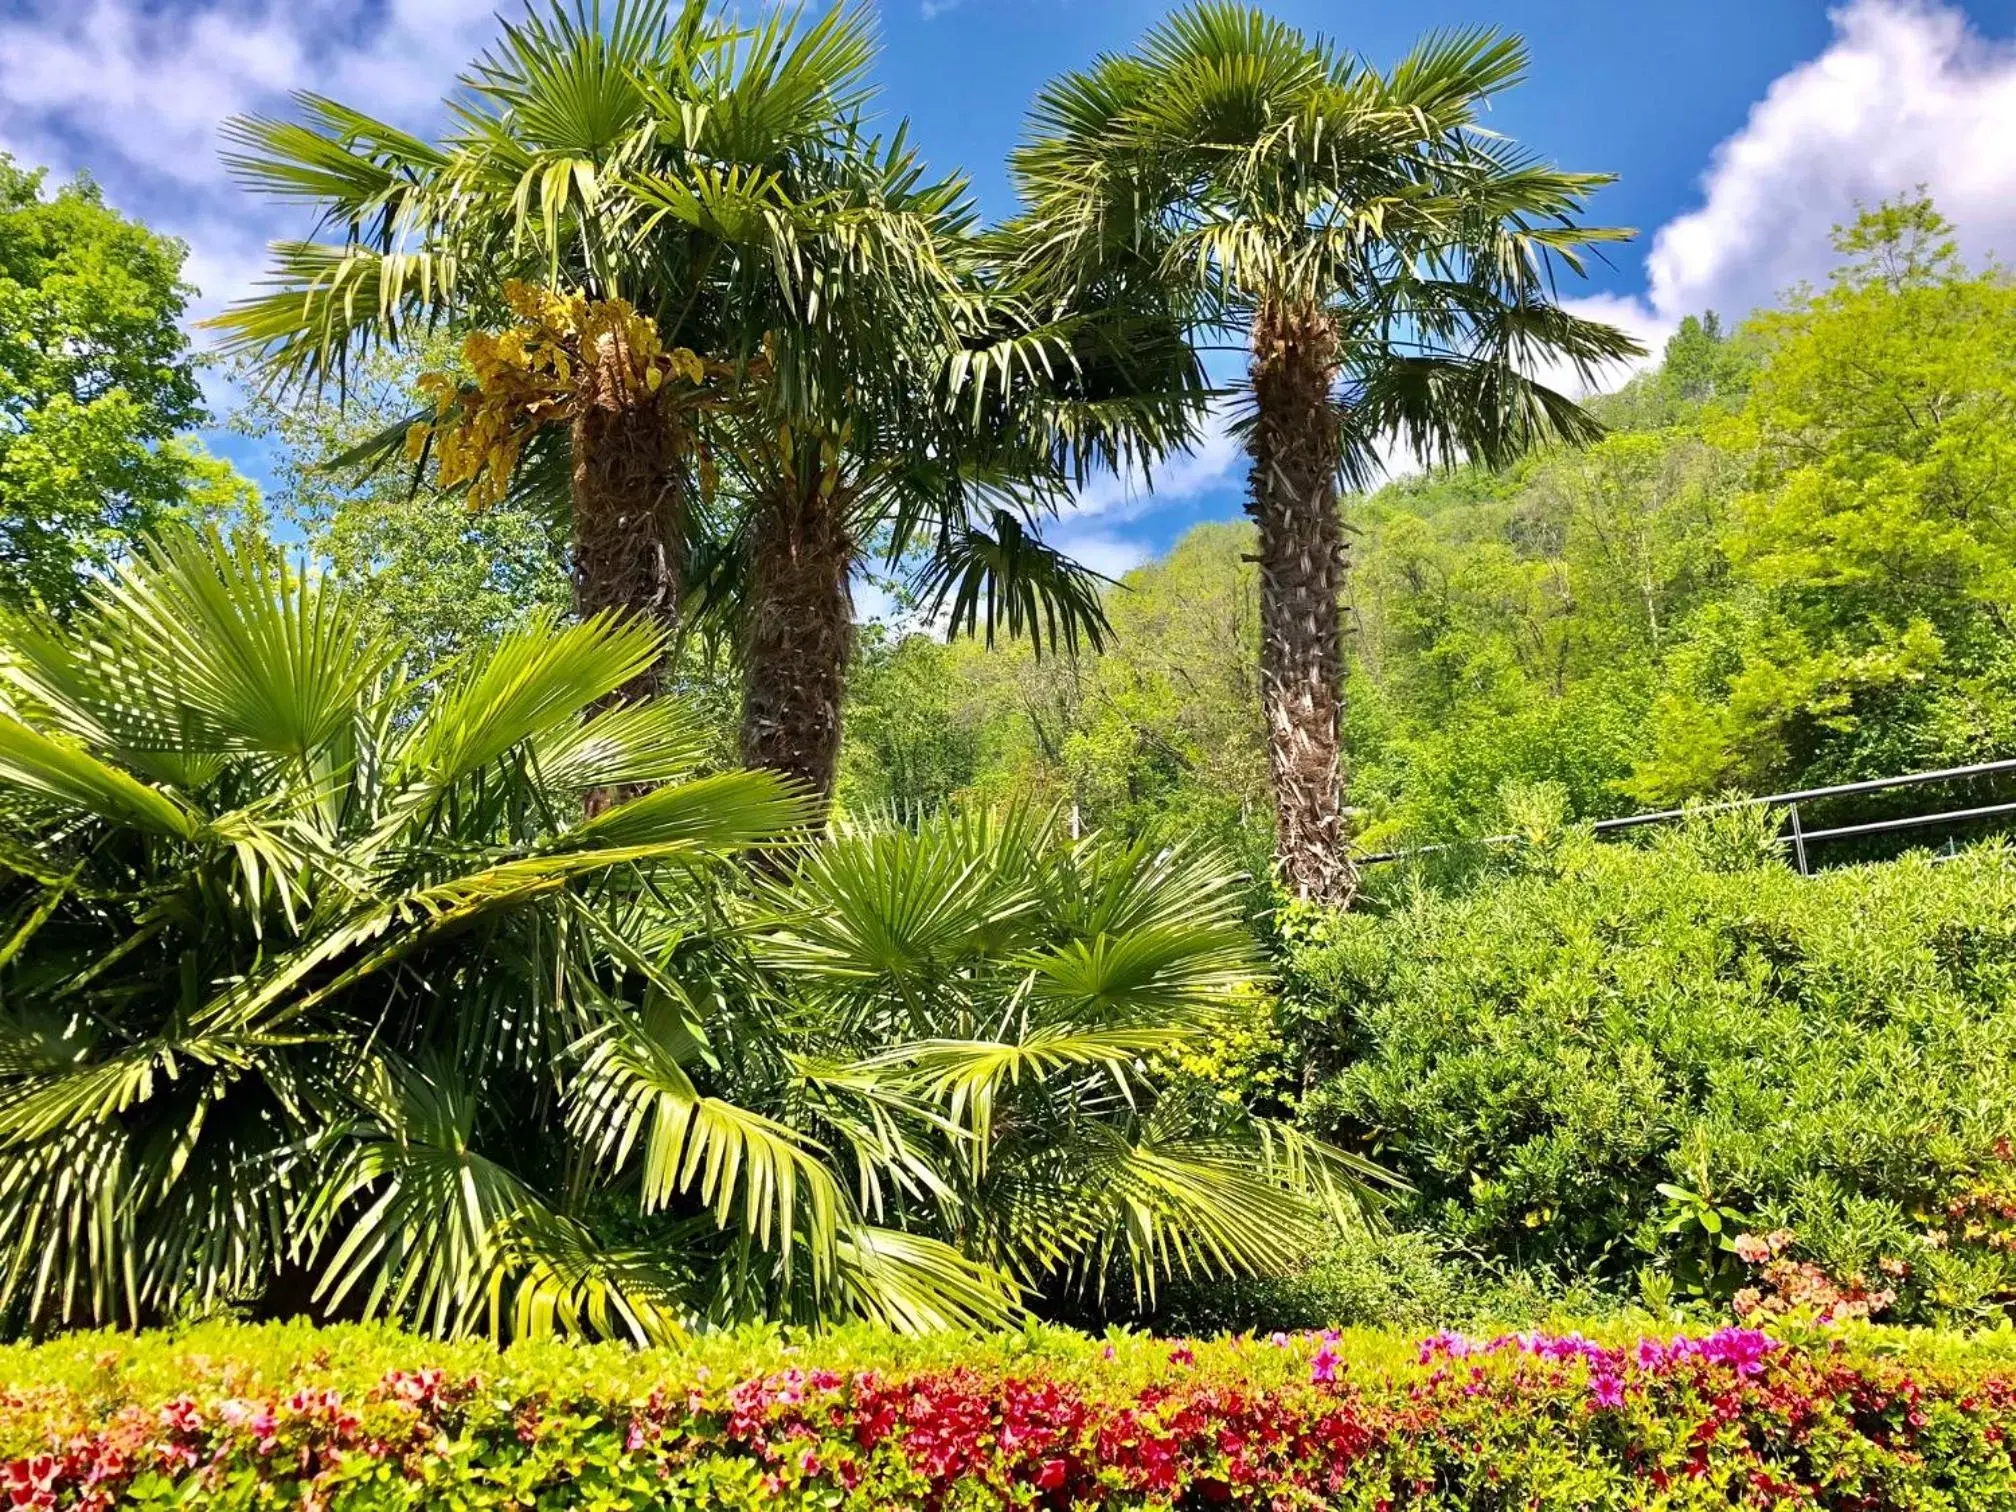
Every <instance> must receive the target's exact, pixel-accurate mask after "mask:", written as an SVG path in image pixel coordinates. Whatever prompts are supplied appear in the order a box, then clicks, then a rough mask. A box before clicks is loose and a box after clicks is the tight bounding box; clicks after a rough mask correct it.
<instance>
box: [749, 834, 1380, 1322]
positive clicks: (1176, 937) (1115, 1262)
mask: <svg viewBox="0 0 2016 1512" xmlns="http://www.w3.org/2000/svg"><path fill="white" fill-rule="evenodd" d="M1240 884H1241V878H1240V877H1239V875H1238V873H1237V872H1236V870H1235V869H1233V868H1232V867H1230V866H1228V865H1227V863H1226V861H1225V859H1224V857H1223V856H1222V855H1220V854H1218V853H1217V852H1216V851H1214V850H1212V849H1210V848H1208V847H1203V846H1175V847H1169V848H1158V846H1157V845H1156V844H1155V843H1154V842H1151V841H1139V842H1135V843H1133V844H1131V845H1130V844H1122V843H1118V842H1115V841H1111V840H1108V839H1105V838H1103V837H1098V836H1094V837H1091V838H1087V839H1081V840H1076V841H1073V840H1069V839H1066V838H1065V837H1063V836H1062V835H1061V834H1060V833H1059V832H1058V829H1057V826H1056V825H1055V824H1054V823H1053V822H1051V821H1049V820H1046V819H1042V818H1040V817H1038V816H1036V815H1034V814H1032V813H1030V812H1028V811H1026V810H1024V811H1011V812H1010V813H1008V814H1007V815H1006V816H1004V817H998V818H993V819H988V818H984V817H983V818H961V817H957V816H947V817H942V818H939V819H936V820H934V821H932V822H930V823H928V824H926V825H924V826H923V827H922V828H920V829H917V830H914V831H913V830H905V829H901V828H895V827H889V828H880V829H867V830H862V831H858V832H854V833H849V834H843V835H841V836H838V837H835V838H834V839H832V840H830V841H829V842H828V843H826V844H825V845H823V846H821V847H819V848H818V849H817V850H815V851H814V852H812V853H811V854H810V855H808V856H807V857H806V858H805V859H804V861H803V862H802V864H801V865H799V866H798V867H797V868H796V869H795V871H794V873H793V874H792V876H791V877H790V878H789V880H788V881H784V882H781V883H777V884H774V885H772V886H770V887H769V888H768V889H767V890H766V893H765V896H764V898H763V902H762V915H763V916H762V920H761V923H760V925H759V927H758V929H757V930H756V932H755V935H754V938H753V943H752V947H751V949H752V955H753V957H754V959H755V961H756V962H757V964H758V966H759V968H760V969H761V970H764V971H766V972H768V973H770V974H772V975H773V976H775V977H776V978H777V979H778V980H779V981H780V982H783V983H788V984H789V985H788V991H789V992H790V994H791V996H792V997H793V999H794V1000H795V1002H796V1003H797V1004H798V1005H799V1011H800V1013H801V1015H802V1018H801V1023H802V1025H803V1035H802V1038H801V1039H800V1044H801V1045H802V1046H803V1047H804V1053H805V1054H807V1055H809V1056H812V1057H815V1058H816V1059H817V1060H818V1061H820V1062H823V1063H825V1064H827V1065H829V1066H832V1067H834V1068H836V1069H835V1071H834V1072H833V1073H832V1074H833V1075H834V1077H835V1079H836V1084H837V1085H843V1086H852V1087H856V1088H859V1089H860V1090H862V1091H866V1090H868V1089H869V1088H870V1087H871V1086H872V1087H873V1088H875V1089H876V1091H875V1095H876V1096H877V1097H878V1098H880V1099H883V1100H882V1101H880V1102H879V1103H878V1106H877V1112H878V1123H877V1126H876V1128H875V1129H874V1130H873V1131H872V1137H870V1138H864V1134H868V1133H870V1132H871V1131H864V1130H853V1129H843V1130H839V1131H837V1132H839V1133H841V1134H843V1135H844V1137H845V1139H846V1141H847V1143H848V1145H849V1146H850V1147H851V1148H852V1149H853V1150H854V1152H855V1154H856V1163H857V1166H858V1168H859V1170H860V1172H861V1181H862V1186H863V1202H864V1206H867V1207H869V1208H871V1209H872V1210H874V1211H877V1212H881V1211H883V1210H887V1211H889V1212H891V1213H893V1214H897V1215H900V1217H901V1221H902V1224H903V1226H904V1227H905V1228H913V1229H917V1230H920V1231H922V1232H925V1233H929V1234H933V1235H936V1236H938V1237H941V1238H943V1239H944V1240H945V1241H947V1242H948V1243H950V1244H952V1245H954V1246H956V1247H957V1248H958V1249H959V1250H960V1251H961V1252H962V1253H964V1254H967V1255H969V1256H971V1257H973V1258H975V1259H977V1260H981V1261H984V1262H986V1263H988V1264H990V1265H993V1266H997V1267H999V1268H1001V1269H1003V1270H1005V1271H1006V1272H1008V1273H1009V1274H1011V1275H1013V1276H1015V1277H1016V1278H1017V1279H1018V1280H1020V1281H1021V1282H1023V1283H1024V1284H1025V1285H1027V1286H1029V1287H1032V1288H1038V1289H1042V1290H1044V1291H1047V1292H1049V1293H1050V1294H1051V1295H1053V1296H1058V1295H1060V1294H1062V1293H1066V1292H1080V1293H1089V1294H1090V1298H1091V1300H1092V1301H1093V1302H1094V1303H1095V1304H1097V1303H1098V1302H1099V1301H1100V1300H1101V1299H1102V1298H1103V1297H1104V1296H1105V1293H1106V1289H1107V1287H1108V1285H1109V1283H1114V1282H1118V1283H1119V1284H1120V1285H1121V1286H1122V1287H1123V1288H1126V1289H1131V1292H1132V1300H1133V1301H1134V1302H1136V1303H1137V1304H1138V1303H1139V1302H1141V1301H1143V1300H1145V1299H1148V1298H1151V1297H1152V1295H1153V1294H1154V1291H1155V1288H1156V1286H1157V1284H1158V1282H1159V1281H1160V1280H1162V1279H1164V1278H1167V1277H1169V1276H1171V1275H1180V1276H1186V1277H1187V1276H1207V1275H1209V1276H1222V1275H1225V1274H1227V1273H1239V1274H1262V1273H1273V1272H1277V1271H1280V1270H1282V1269H1284V1268H1286V1267H1289V1266H1292V1265H1293V1264H1295V1263H1296V1262H1297V1261H1299V1260H1300V1259H1301V1257H1302V1256H1303V1255H1304V1254H1306V1253H1307V1252H1308V1251H1309V1249H1310V1248H1311V1247H1312V1246H1313V1245H1314V1243H1315V1242H1316V1241H1317V1240H1318V1238H1319V1237H1320V1234H1321V1231H1322V1222H1323V1220H1324V1219H1325V1218H1326V1217H1329V1216H1335V1215H1337V1214H1338V1213H1339V1212H1340V1211H1342V1210H1343V1209H1345V1208H1347V1207H1349V1206H1351V1205H1353V1204H1355V1203H1356V1201H1357V1200H1358V1198H1359V1197H1360V1196H1361V1195H1362V1192H1363V1183H1364V1182H1365V1181H1367V1180H1375V1181H1376V1180H1380V1179H1383V1178H1382V1175H1381V1173H1380V1172H1379V1171H1378V1170H1377V1169H1376V1168H1375V1167H1372V1166H1370V1165H1368V1164H1366V1163H1365V1162H1362V1161H1359V1160H1356V1159H1353V1158H1351V1157H1349V1156H1346V1155H1344V1154H1342V1153H1340V1152H1337V1151H1335V1150H1331V1149H1328V1148H1326V1147H1324V1146H1322V1145H1320V1144H1317V1143H1316V1142H1314V1141H1312V1140H1309V1139H1307V1138H1305V1137H1304V1136H1302V1135H1301V1134H1299V1133H1297V1132H1296V1131H1295V1130H1294V1129H1293V1128H1291V1127H1288V1126H1286V1125H1279V1124H1275V1123H1272V1122H1269V1121H1268V1120H1265V1119H1261V1118H1256V1117H1254V1116H1253V1115H1252V1114H1251V1113H1249V1112H1248V1111H1247V1110H1246V1108H1245V1107H1243V1106H1242V1105H1241V1104H1240V1103H1239V1102H1238V1101H1237V1100H1234V1099H1228V1098H1227V1097H1225V1096H1224V1095H1222V1092H1221V1088H1220V1086H1219V1085H1218V1084H1217V1083H1216V1082H1214V1081H1212V1080H1210V1079H1209V1078H1208V1077H1206V1076H1203V1075H1195V1074H1191V1073H1190V1072H1189V1071H1188V1070H1186V1061H1188V1062H1191V1063H1193V1064H1194V1063H1195V1062H1197V1061H1199V1060H1201V1059H1202V1058H1203V1057H1205V1056H1206V1055H1207V1054H1208V1051H1209V1049H1210V1046H1211V1045H1212V1044H1213V1043H1214V1042H1215V1041H1217V1040H1219V1039H1221V1038H1222V1037H1223V1036H1225V1035H1226V1034H1227V1033H1228V1032H1229V1031H1231V1030H1233V1029H1234V1028H1235V1027H1237V1026H1238V1025H1239V1024H1240V1023H1241V1021H1242V1020H1250V1018H1251V1017H1252V1016H1253V1015H1254V1014H1256V1013H1257V1012H1259V1011H1260V1010H1261V1009H1262V1006H1263V1003H1262V999H1261V997H1260V994H1259V991H1258V988H1259V966H1258V962H1257V959H1256V956H1255V947H1254V943H1253V941H1252V938H1251V936H1250V934H1249V932H1248V930H1247V928H1246V925H1245V922H1244V918H1243V909H1242V903H1243V890H1242V888H1241V885H1240ZM822 1136H823V1131H822ZM823 1137H825V1138H826V1142H827V1143H828V1144H829V1145H833V1144H836V1143H838V1141H836V1140H834V1139H833V1138H832V1137H830V1136H823ZM934 1144H940V1145H943V1144H949V1145H950V1147H951V1150H952V1152H953V1155H954V1158H952V1159H949V1160H946V1159H938V1160H935V1161H934V1160H925V1159H922V1158H920V1152H921V1151H924V1150H927V1149H929V1148H930V1147H931V1146H932V1145H934Z"/></svg>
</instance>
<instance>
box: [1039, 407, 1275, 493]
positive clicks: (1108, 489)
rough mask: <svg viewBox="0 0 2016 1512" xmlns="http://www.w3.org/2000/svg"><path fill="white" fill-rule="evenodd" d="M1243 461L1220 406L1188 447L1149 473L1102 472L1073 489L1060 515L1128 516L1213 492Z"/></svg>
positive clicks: (1227, 413) (1228, 415)
mask: <svg viewBox="0 0 2016 1512" xmlns="http://www.w3.org/2000/svg"><path fill="white" fill-rule="evenodd" d="M1245 461H1246V453H1245V451H1244V450H1243V449H1242V448H1241V446H1240V444H1239V442H1238V440H1237V438H1236V437H1234V436H1233V434H1232V417H1231V413H1230V411H1229V410H1228V409H1226V408H1225V407H1223V406H1220V407H1219V408H1217V409H1215V410H1214V411H1213V412H1212V413H1211V414H1210V415H1209V416H1207V417H1206V419H1205V422H1204V426H1203V434H1202V435H1200V436H1199V437H1198V441H1197V445H1196V446H1194V447H1193V448H1191V450H1189V451H1187V452H1184V453H1182V454H1181V455H1179V456H1175V457H1171V458H1169V459H1168V460H1167V461H1165V462H1163V463H1162V464H1161V465H1160V466H1159V467H1157V468H1156V469H1155V471H1154V474H1153V476H1152V477H1150V478H1143V477H1142V476H1141V475H1140V474H1139V473H1138V472H1127V473H1103V474H1101V475H1100V476H1098V477H1096V478H1094V479H1093V480H1092V481H1091V482H1090V483H1088V484H1086V486H1085V487H1084V488H1082V489H1080V490H1079V491H1078V495H1077V497H1076V498H1074V499H1073V500H1072V501H1071V503H1070V505H1069V506H1068V507H1067V509H1066V510H1065V517H1066V518H1067V519H1074V520H1076V519H1087V518H1090V517H1092V516H1103V517H1105V518H1107V519H1110V520H1132V519H1135V518H1137V517H1139V516H1141V515H1143V514H1146V513H1147V512H1148V511H1150V510H1152V509H1160V508H1162V507H1164V506H1165V505H1168V504H1172V503H1176V502H1179V501H1182V500H1187V499H1194V498H1197V497H1198V496H1200V495H1202V494H1206V493H1211V492H1214V491H1215V490H1217V489H1218V488H1220V487H1222V486H1224V485H1225V484H1226V483H1227V481H1228V480H1230V479H1231V477H1232V476H1233V475H1234V474H1235V472H1237V471H1239V470H1240V469H1242V468H1243V466H1244V464H1245ZM1151 484H1152V487H1151Z"/></svg>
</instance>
